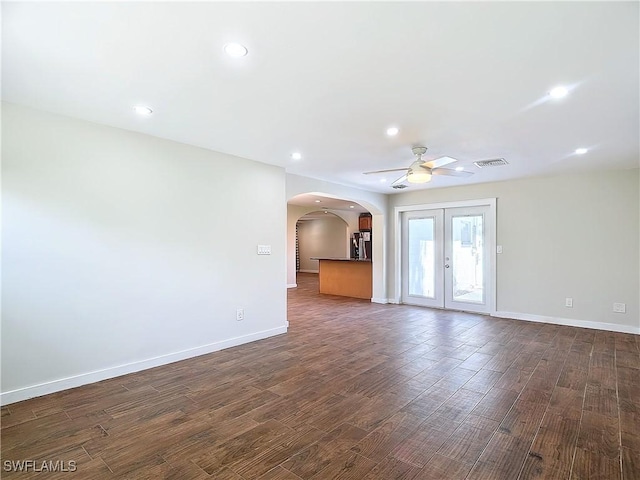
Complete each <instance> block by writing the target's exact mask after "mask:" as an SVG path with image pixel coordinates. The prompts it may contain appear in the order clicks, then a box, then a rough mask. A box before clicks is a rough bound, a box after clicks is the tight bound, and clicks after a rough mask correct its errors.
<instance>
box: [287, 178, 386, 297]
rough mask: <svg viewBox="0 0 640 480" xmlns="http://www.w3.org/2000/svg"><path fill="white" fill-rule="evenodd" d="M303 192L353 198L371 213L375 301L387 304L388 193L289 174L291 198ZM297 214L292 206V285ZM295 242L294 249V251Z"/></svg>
mask: <svg viewBox="0 0 640 480" xmlns="http://www.w3.org/2000/svg"><path fill="white" fill-rule="evenodd" d="M302 193H317V194H321V195H324V196H326V197H331V198H339V199H343V200H349V201H352V202H355V203H359V204H360V205H362V206H363V207H365V208H366V209H367V210H368V211H369V212H371V214H372V222H373V223H372V237H373V238H372V249H373V251H372V253H371V257H372V266H371V268H372V276H373V298H372V301H374V302H380V303H387V298H388V296H387V265H386V247H385V246H386V239H387V225H386V215H387V195H384V194H382V193H375V192H367V191H365V190H360V189H357V188H352V187H347V186H344V185H339V184H336V183H330V182H325V181H323V180H316V179H314V178H309V177H301V176H299V175H292V174H287V201H288V200H290V199H291V198H293V197H295V196H296V195H300V194H302ZM295 213H296V212H295V211H294V210H291V209H290V210H289V216H288V221H287V225H288V229H287V265H288V266H289V268H288V269H287V283H288V284H289V285H292V277H294V278H295V223H293V229H292V218H293V217H294V216H295ZM297 218H300V217H297ZM356 231H357V230H356ZM292 237H293V240H292ZM292 242H293V243H292ZM292 245H293V247H294V250H291V246H292ZM292 266H293V267H292ZM293 283H295V280H293Z"/></svg>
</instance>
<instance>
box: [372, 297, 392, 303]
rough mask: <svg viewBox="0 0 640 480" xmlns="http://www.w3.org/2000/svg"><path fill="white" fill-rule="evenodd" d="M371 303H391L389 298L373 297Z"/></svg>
mask: <svg viewBox="0 0 640 480" xmlns="http://www.w3.org/2000/svg"><path fill="white" fill-rule="evenodd" d="M371 303H381V304H383V305H386V304H387V303H389V300H387V299H386V298H372V299H371Z"/></svg>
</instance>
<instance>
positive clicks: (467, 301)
mask: <svg viewBox="0 0 640 480" xmlns="http://www.w3.org/2000/svg"><path fill="white" fill-rule="evenodd" d="M493 228H494V227H493V220H492V215H491V209H490V207H489V206H488V205H487V206H478V207H460V208H446V209H429V210H419V211H412V212H404V213H403V214H402V231H401V238H402V267H401V270H402V302H403V303H406V304H410V305H422V306H425V307H434V308H446V309H452V310H464V311H468V312H477V313H490V312H491V308H492V307H491V299H492V298H493V297H492V278H493V275H492V272H493V268H494V265H493V263H492V258H493V257H492V255H491V252H492V250H491V249H492V248H494V242H495V240H494V239H493V234H492V232H493Z"/></svg>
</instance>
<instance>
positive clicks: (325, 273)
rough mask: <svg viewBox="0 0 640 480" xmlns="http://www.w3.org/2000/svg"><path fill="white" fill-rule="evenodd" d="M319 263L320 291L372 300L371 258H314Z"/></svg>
mask: <svg viewBox="0 0 640 480" xmlns="http://www.w3.org/2000/svg"><path fill="white" fill-rule="evenodd" d="M314 260H318V263H319V272H318V277H319V283H320V293H326V294H329V295H340V296H342V297H353V298H365V299H367V300H371V293H372V286H371V285H372V277H371V260H355V259H351V258H314Z"/></svg>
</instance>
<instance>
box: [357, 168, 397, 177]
mask: <svg viewBox="0 0 640 480" xmlns="http://www.w3.org/2000/svg"><path fill="white" fill-rule="evenodd" d="M402 170H408V168H406V167H405V168H391V169H389V170H374V171H373V172H363V173H362V174H363V175H371V174H372V173H387V172H401V171H402Z"/></svg>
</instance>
